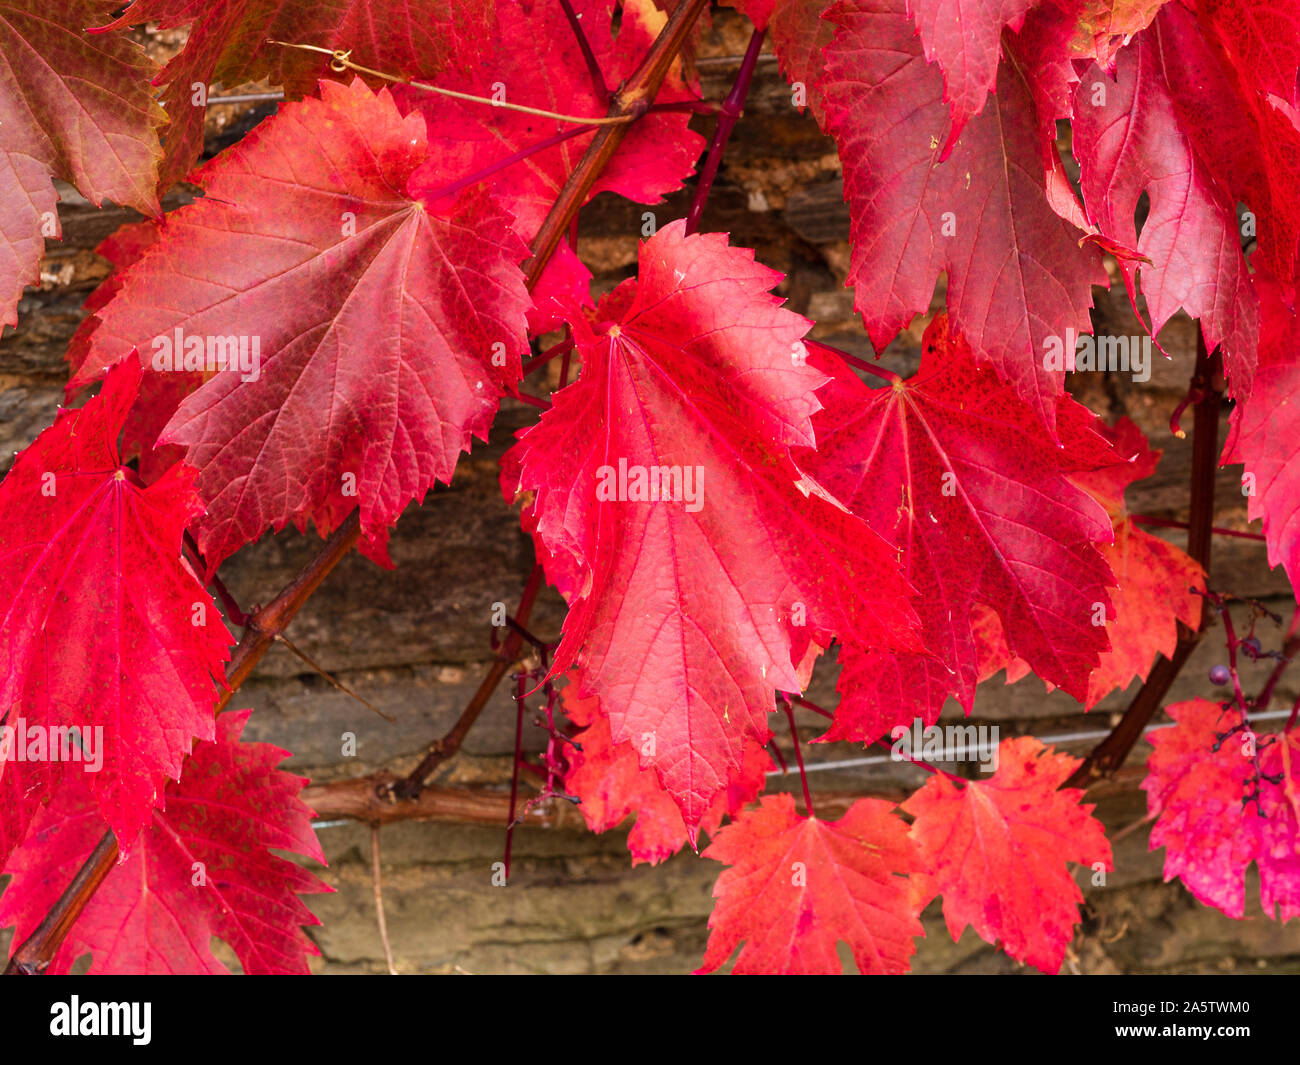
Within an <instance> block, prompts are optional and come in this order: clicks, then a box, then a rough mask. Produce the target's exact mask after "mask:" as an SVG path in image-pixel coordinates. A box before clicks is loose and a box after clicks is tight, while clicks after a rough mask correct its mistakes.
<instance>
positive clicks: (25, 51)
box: [0, 0, 164, 326]
mask: <svg viewBox="0 0 1300 1065" xmlns="http://www.w3.org/2000/svg"><path fill="white" fill-rule="evenodd" d="M112 6H113V5H112V4H111V3H107V2H105V0H64V2H63V3H61V4H57V5H50V4H48V3H46V2H45V0H0V56H3V60H0V326H3V325H13V324H14V323H15V322H17V320H18V319H17V317H16V313H15V312H16V308H17V305H18V297H19V296H20V295H21V293H22V290H23V286H24V285H29V284H32V283H34V282H35V281H36V280H37V278H38V274H39V265H40V260H41V252H42V250H43V249H44V246H45V238H46V237H57V236H59V235H60V234H61V232H62V231H61V230H60V228H59V219H58V211H57V204H58V196H57V195H56V194H55V191H54V185H53V183H52V181H51V178H55V177H58V178H62V179H63V180H64V181H68V182H70V183H72V184H73V185H76V186H77V188H78V189H79V190H80V192H81V194H82V195H83V196H85V197H86V199H88V200H90V202H91V203H93V204H95V205H97V206H98V205H99V204H100V203H102V202H103V201H104V200H106V199H107V200H112V201H113V202H115V203H118V204H122V205H124V206H127V207H135V208H136V209H137V210H140V211H143V212H144V213H146V214H157V213H158V211H159V207H158V200H157V197H156V196H155V195H154V185H155V182H156V180H157V176H158V160H159V158H160V157H161V155H162V149H161V148H160V147H159V144H158V127H159V126H161V125H162V122H163V118H164V115H163V110H162V108H161V107H159V106H158V105H157V104H156V103H155V102H154V101H153V99H152V97H151V95H150V93H149V77H150V75H152V73H153V71H154V69H155V68H154V65H153V63H152V62H151V61H150V60H149V59H148V57H147V56H145V54H144V52H143V51H142V50H141V49H140V47H139V46H138V45H137V44H135V43H134V42H132V41H127V40H124V39H122V38H120V37H116V36H114V37H94V36H90V35H88V34H86V33H85V32H84V30H85V27H86V26H89V25H91V24H92V23H94V22H95V21H97V20H98V19H99V18H100V17H101V16H102V15H103V14H104V12H105V11H106V10H108V9H110V8H111V7H112Z"/></svg>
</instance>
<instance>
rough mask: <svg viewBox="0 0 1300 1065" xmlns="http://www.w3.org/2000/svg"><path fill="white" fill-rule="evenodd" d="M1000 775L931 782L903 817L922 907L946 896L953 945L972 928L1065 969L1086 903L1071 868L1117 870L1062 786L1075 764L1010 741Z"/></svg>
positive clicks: (1093, 825)
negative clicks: (908, 822) (909, 819)
mask: <svg viewBox="0 0 1300 1065" xmlns="http://www.w3.org/2000/svg"><path fill="white" fill-rule="evenodd" d="M998 763H999V764H998V769H997V771H996V772H995V773H994V774H993V776H992V777H990V778H989V779H987V780H972V781H969V782H966V783H964V784H963V786H962V787H961V788H960V789H959V788H957V787H956V786H955V785H954V784H953V783H952V782H951V781H950V780H949V779H948V778H947V777H945V776H941V775H939V774H935V775H934V776H932V777H930V779H929V780H928V781H926V784H925V787H923V788H921V789H920V790H919V791H918V792H916V794H914V795H913V796H912V797H911V798H910V799H908V800H907V801H906V802H905V803H903V809H904V810H905V811H906V812H907V813H909V814H911V815H912V816H913V817H915V818H916V820H915V822H914V823H913V825H912V839H913V840H914V841H915V843H916V846H917V850H918V853H919V856H920V857H919V862H920V865H921V868H922V869H923V870H924V872H922V873H918V874H917V875H916V876H915V877H914V878H913V881H914V883H915V884H916V887H917V891H918V893H919V896H920V899H921V902H922V904H923V905H924V904H925V903H928V902H929V901H930V900H931V899H932V898H934V897H935V896H936V895H942V896H943V915H944V919H945V920H946V921H947V924H948V931H949V932H951V933H952V938H953V939H954V940H956V939H958V938H959V937H960V936H961V933H962V932H963V930H965V928H966V926H967V925H970V926H971V927H973V928H974V929H975V931H976V933H977V934H978V935H979V936H980V937H981V938H982V939H985V940H987V941H988V942H990V943H994V944H1001V946H1002V949H1003V950H1005V951H1006V952H1007V953H1008V954H1010V955H1011V957H1013V958H1016V959H1018V960H1020V961H1023V962H1026V963H1027V964H1029V965H1032V966H1034V967H1035V968H1037V969H1040V970H1042V971H1043V972H1048V973H1054V972H1057V971H1058V970H1059V969H1060V968H1061V962H1062V961H1063V960H1064V958H1065V949H1066V947H1067V946H1068V945H1069V943H1070V939H1071V937H1072V936H1073V934H1074V926H1075V925H1077V924H1078V923H1079V909H1078V905H1079V903H1080V902H1082V901H1083V895H1082V893H1081V892H1080V891H1079V888H1078V886H1077V885H1076V884H1075V882H1074V879H1073V878H1072V877H1071V876H1070V873H1069V870H1068V869H1067V867H1066V863H1067V862H1083V863H1085V864H1087V865H1089V866H1093V865H1096V864H1097V863H1100V864H1101V865H1102V867H1103V868H1105V869H1110V868H1111V867H1112V859H1111V850H1110V843H1109V842H1108V841H1107V840H1106V836H1105V833H1104V831H1103V829H1102V825H1101V822H1100V821H1098V820H1096V818H1094V817H1093V816H1092V809H1093V808H1092V806H1090V805H1087V804H1083V803H1080V801H1079V800H1080V798H1082V795H1083V792H1082V791H1080V790H1079V789H1077V788H1065V789H1061V788H1060V785H1061V784H1062V783H1063V782H1064V781H1065V780H1066V779H1067V778H1068V777H1069V775H1070V774H1071V773H1072V772H1073V771H1074V769H1075V767H1076V766H1078V764H1079V759H1077V758H1072V757H1070V756H1069V755H1068V754H1061V753H1058V752H1055V751H1052V750H1051V749H1050V748H1047V747H1044V746H1043V745H1042V744H1041V743H1039V742H1038V741H1037V740H1036V739H1034V738H1033V737H1032V736H1021V737H1019V738H1017V739H1012V740H1004V741H1003V742H1002V744H1001V745H1000V746H999V748H998Z"/></svg>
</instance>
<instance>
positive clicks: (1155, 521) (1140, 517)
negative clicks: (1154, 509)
mask: <svg viewBox="0 0 1300 1065" xmlns="http://www.w3.org/2000/svg"><path fill="white" fill-rule="evenodd" d="M1129 520H1130V521H1132V522H1133V524H1134V525H1153V526H1155V527H1156V528H1159V529H1188V528H1191V526H1190V524H1189V523H1188V522H1185V521H1170V520H1169V519H1168V518H1153V517H1149V516H1148V515H1146V514H1130V515H1129ZM1210 532H1212V533H1213V534H1214V535H1215V536H1235V537H1236V538H1237V539H1238V540H1260V541H1263V539H1264V536H1263V534H1261V533H1253V532H1243V531H1242V530H1241V529H1223V528H1220V527H1219V526H1218V525H1211V526H1210Z"/></svg>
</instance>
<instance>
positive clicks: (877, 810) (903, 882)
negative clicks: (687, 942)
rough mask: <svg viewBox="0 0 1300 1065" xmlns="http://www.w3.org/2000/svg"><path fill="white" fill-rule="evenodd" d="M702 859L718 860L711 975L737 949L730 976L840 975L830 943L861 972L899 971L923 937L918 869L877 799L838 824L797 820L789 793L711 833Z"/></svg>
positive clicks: (903, 833) (899, 827)
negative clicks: (842, 945) (915, 892)
mask: <svg viewBox="0 0 1300 1065" xmlns="http://www.w3.org/2000/svg"><path fill="white" fill-rule="evenodd" d="M704 857H706V858H712V859H714V860H715V861H719V862H723V863H724V864H726V865H728V866H730V867H731V868H729V869H726V870H724V871H723V873H722V875H721V876H719V877H718V883H717V885H716V886H715V887H714V889H713V896H714V898H716V899H717V900H718V901H717V904H716V905H715V907H714V910H713V914H712V916H710V918H709V928H710V930H711V931H710V933H709V945H708V947H707V949H706V950H705V953H704V964H703V965H702V966H701V967H700V969H699V970H697V971H698V972H702V973H705V972H712V971H713V970H714V969H716V968H718V966H720V965H722V964H723V963H724V962H725V961H726V960H727V959H728V958H730V957H731V955H732V954H733V953H734V952H735V949H736V947H738V946H740V944H741V942H742V941H743V942H744V944H745V945H744V947H743V948H741V951H740V955H739V957H737V958H736V964H735V967H734V968H733V969H732V972H734V973H736V974H750V973H763V974H781V975H785V974H818V973H831V974H833V973H838V972H841V971H842V966H841V964H840V959H839V955H838V954H837V952H836V949H835V948H836V944H838V943H839V942H840V941H841V940H842V941H844V942H846V943H848V945H849V947H850V949H851V950H852V951H853V958H854V961H856V962H857V966H858V969H859V971H860V972H862V973H863V974H881V973H903V972H906V971H907V969H908V968H909V966H910V965H911V962H910V958H911V956H912V954H914V953H915V951H916V947H915V945H914V944H913V942H912V941H913V940H914V939H915V938H916V937H917V936H921V935H924V934H925V933H924V932H923V931H922V929H921V922H920V920H919V919H918V914H919V912H920V907H919V906H917V905H916V903H915V901H914V900H913V899H912V897H911V884H910V882H909V881H908V879H907V874H909V873H914V872H915V871H916V870H917V868H918V864H917V859H916V852H915V849H914V847H913V845H912V843H911V840H910V839H909V838H908V834H907V826H906V825H905V824H904V823H903V821H902V819H901V818H900V817H898V815H897V814H895V813H893V807H892V806H891V804H889V803H887V802H883V801H881V800H879V799H859V800H858V801H857V802H855V803H854V804H853V805H852V806H850V807H849V810H848V813H846V814H845V815H844V816H843V817H842V818H840V819H839V820H838V821H818V820H817V819H816V818H815V817H800V816H799V814H798V812H797V811H796V810H795V805H794V799H793V798H791V797H790V796H789V795H765V796H763V798H762V799H761V800H760V805H759V806H758V807H757V808H756V809H749V810H746V811H744V812H743V813H741V815H740V816H739V817H738V818H737V819H736V821H735V822H734V823H732V824H730V825H727V826H726V827H725V828H723V829H722V831H721V832H719V833H718V836H717V838H716V839H715V840H714V841H713V842H712V843H711V844H710V845H709V848H708V850H706V851H705V852H704Z"/></svg>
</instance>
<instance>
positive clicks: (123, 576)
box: [0, 362, 231, 852]
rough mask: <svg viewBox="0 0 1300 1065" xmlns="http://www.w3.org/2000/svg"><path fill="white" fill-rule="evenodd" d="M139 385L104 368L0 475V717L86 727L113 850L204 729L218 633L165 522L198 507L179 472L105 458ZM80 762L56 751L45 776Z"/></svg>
mask: <svg viewBox="0 0 1300 1065" xmlns="http://www.w3.org/2000/svg"><path fill="white" fill-rule="evenodd" d="M139 381H140V368H139V366H138V365H136V364H135V363H134V362H128V363H126V364H124V365H122V366H121V367H119V368H118V369H116V370H114V371H113V372H112V373H111V374H110V375H109V377H108V380H107V381H106V382H105V384H104V388H103V391H102V392H101V393H100V394H99V395H98V396H97V397H95V398H94V399H91V400H90V401H89V402H88V403H87V404H86V405H85V406H84V407H83V408H81V409H80V410H64V411H61V412H60V414H59V416H58V419H57V420H56V421H55V423H54V425H52V426H51V427H50V428H49V429H46V430H45V432H43V433H42V434H41V435H40V436H38V437H37V438H36V441H35V443H33V444H32V446H31V447H29V448H28V449H27V450H26V451H24V452H22V453H21V454H20V455H19V456H18V458H17V460H16V461H15V462H14V465H13V468H12V469H11V470H10V471H9V474H8V476H7V477H5V479H4V481H3V483H0V711H2V712H3V714H0V716H3V715H7V716H5V723H6V725H8V726H9V727H11V728H18V727H19V726H18V719H20V718H21V719H23V720H24V721H25V723H26V726H27V727H28V728H29V729H30V728H31V727H37V728H40V729H42V730H45V729H52V728H76V729H78V730H81V729H86V730H91V731H90V736H91V738H92V742H94V743H95V745H96V747H97V748H98V754H97V755H96V754H95V752H93V751H91V749H90V748H88V747H87V748H86V749H85V750H86V753H87V755H88V756H90V757H91V758H96V759H102V762H101V764H100V765H99V767H98V768H97V769H96V770H95V771H92V772H88V773H85V774H84V775H85V776H87V777H88V778H89V779H88V780H87V782H86V783H87V788H88V790H89V793H90V794H91V796H92V797H93V799H94V803H95V805H96V806H97V807H98V810H99V813H100V814H101V815H102V817H103V818H104V819H105V820H106V821H107V822H108V824H109V825H110V826H111V827H112V829H113V831H114V833H115V834H116V836H117V838H118V842H119V844H120V846H121V848H122V850H123V852H127V851H129V850H130V848H131V845H132V843H133V842H134V840H135V837H136V835H137V834H138V832H139V830H140V827H141V826H142V825H143V824H145V823H146V822H147V821H148V819H149V816H150V813H151V811H152V810H153V807H154V806H155V805H156V804H157V803H158V802H159V801H160V800H161V797H162V791H163V786H164V783H165V778H167V777H171V778H172V779H175V778H177V777H179V776H180V772H181V765H182V763H183V761H184V758H185V756H186V755H187V754H188V753H189V751H190V746H191V744H192V743H193V741H194V740H195V739H201V740H210V739H211V738H212V735H213V718H212V711H213V706H214V704H215V701H216V693H217V689H216V686H215V685H216V680H217V679H220V681H221V682H222V683H224V670H223V662H224V661H225V660H226V658H227V657H228V650H229V646H230V642H231V641H230V635H229V633H227V631H226V629H225V626H224V625H223V624H222V622H221V615H220V613H219V612H218V610H217V608H216V606H215V605H214V604H213V602H212V597H211V596H210V595H208V593H207V592H206V591H205V590H204V588H203V586H202V585H201V584H200V583H199V581H198V580H197V579H196V578H195V576H194V574H193V573H192V572H191V571H190V568H189V566H188V565H186V563H185V562H184V561H183V560H182V558H181V534H182V532H183V530H184V528H185V526H186V524H187V523H188V522H189V521H190V520H192V519H193V518H194V517H195V516H196V515H198V514H199V513H200V512H201V510H202V508H201V506H200V505H199V502H198V498H197V496H196V495H195V493H194V488H193V483H194V471H193V470H191V469H189V468H188V467H185V466H174V467H173V468H172V469H171V470H170V471H168V472H167V473H166V474H164V475H163V476H162V477H160V478H159V479H158V480H157V481H155V482H154V483H153V484H151V485H149V486H148V487H147V488H146V487H144V486H142V485H141V484H140V483H139V480H138V478H137V477H136V476H135V474H134V473H133V472H132V471H131V470H129V469H127V468H125V467H124V466H123V465H122V463H121V459H120V456H119V453H118V447H117V438H118V434H119V433H120V431H121V428H122V424H123V421H124V420H125V418H126V414H127V411H128V409H129V408H130V406H131V404H132V401H133V400H134V399H135V396H136V391H137V389H138V387H139ZM35 734H36V733H33V735H35ZM90 764H91V760H90V758H87V759H83V760H79V761H72V762H66V763H63V764H61V765H60V766H59V767H58V769H59V773H58V777H59V778H60V779H66V778H68V777H74V778H79V777H81V776H82V775H83V771H84V770H85V769H86V768H87V767H88V766H89V765H90ZM30 765H31V763H30V762H24V761H22V755H21V754H20V753H19V752H18V751H15V752H14V759H13V760H12V761H9V762H7V763H5V764H0V773H3V774H5V775H8V774H18V775H19V778H21V774H23V773H24V772H25V771H26V768H25V767H28V766H30ZM19 778H16V779H19ZM93 810H94V807H92V812H93ZM9 815H10V811H8V810H5V811H0V816H2V817H8V816H9ZM13 832H15V829H13V828H11V829H10V830H9V832H8V833H6V835H7V836H9V835H10V833H13ZM17 835H21V830H20V829H19V830H17ZM10 842H12V838H10Z"/></svg>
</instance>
